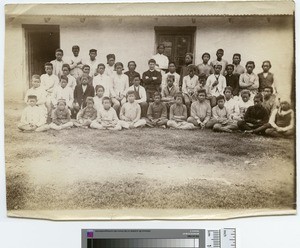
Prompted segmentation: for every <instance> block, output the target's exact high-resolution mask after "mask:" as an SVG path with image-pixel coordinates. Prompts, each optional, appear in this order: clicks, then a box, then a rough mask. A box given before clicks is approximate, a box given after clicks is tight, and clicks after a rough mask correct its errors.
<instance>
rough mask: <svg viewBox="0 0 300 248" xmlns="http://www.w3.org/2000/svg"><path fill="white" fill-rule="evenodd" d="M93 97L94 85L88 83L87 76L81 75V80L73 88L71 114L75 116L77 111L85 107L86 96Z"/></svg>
mask: <svg viewBox="0 0 300 248" xmlns="http://www.w3.org/2000/svg"><path fill="white" fill-rule="evenodd" d="M89 96H91V97H94V96H95V90H94V87H93V86H91V85H88V77H87V76H82V77H81V82H80V83H79V84H78V85H76V87H75V90H74V103H73V110H74V113H73V115H75V116H76V114H77V112H78V111H79V110H80V109H82V108H85V107H86V98H87V97H89Z"/></svg>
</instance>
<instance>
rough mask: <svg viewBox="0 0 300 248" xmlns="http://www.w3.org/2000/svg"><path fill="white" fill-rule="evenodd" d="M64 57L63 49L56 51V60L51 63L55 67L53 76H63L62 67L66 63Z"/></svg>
mask: <svg viewBox="0 0 300 248" xmlns="http://www.w3.org/2000/svg"><path fill="white" fill-rule="evenodd" d="M63 56H64V51H63V50H62V49H56V50H55V57H56V59H55V60H52V61H51V62H50V63H51V64H52V65H53V74H54V75H56V76H58V78H59V77H60V76H61V75H62V74H63V73H62V66H63V64H64V61H63V59H62V57H63Z"/></svg>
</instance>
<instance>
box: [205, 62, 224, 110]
mask: <svg viewBox="0 0 300 248" xmlns="http://www.w3.org/2000/svg"><path fill="white" fill-rule="evenodd" d="M221 72H222V64H221V63H215V65H214V74H211V75H210V76H209V77H208V78H207V80H206V87H207V89H208V90H207V95H208V99H209V100H210V104H211V106H212V107H214V106H216V104H217V101H216V98H217V97H218V96H219V95H223V92H224V89H225V87H226V78H225V77H224V76H223V75H222V73H221Z"/></svg>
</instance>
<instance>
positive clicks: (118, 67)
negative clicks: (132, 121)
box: [111, 62, 129, 113]
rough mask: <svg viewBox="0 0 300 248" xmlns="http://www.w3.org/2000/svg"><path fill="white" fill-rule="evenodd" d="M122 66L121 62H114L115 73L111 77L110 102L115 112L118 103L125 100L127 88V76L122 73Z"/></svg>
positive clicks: (117, 108) (117, 110)
mask: <svg viewBox="0 0 300 248" xmlns="http://www.w3.org/2000/svg"><path fill="white" fill-rule="evenodd" d="M123 70H124V66H123V64H122V63H121V62H117V63H116V64H115V71H116V73H115V75H114V77H113V82H112V88H111V97H112V103H113V105H114V108H115V110H116V112H117V113H119V107H120V105H122V104H124V103H125V102H126V92H127V91H128V88H129V78H128V76H127V75H125V74H124V73H123Z"/></svg>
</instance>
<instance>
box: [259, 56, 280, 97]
mask: <svg viewBox="0 0 300 248" xmlns="http://www.w3.org/2000/svg"><path fill="white" fill-rule="evenodd" d="M261 67H262V69H263V72H261V73H258V74H257V76H258V81H259V88H258V91H259V92H262V91H263V90H264V88H266V87H272V88H273V92H274V93H275V94H276V93H277V89H276V85H275V79H274V74H273V73H271V72H270V69H271V68H272V65H271V62H270V61H269V60H266V61H264V62H263V63H262V66H261Z"/></svg>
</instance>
